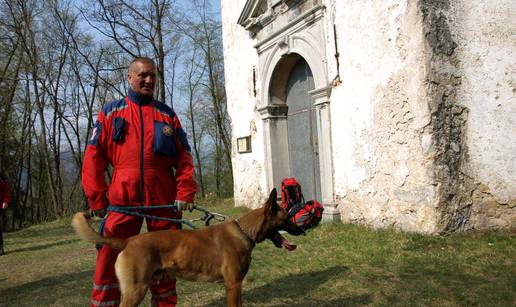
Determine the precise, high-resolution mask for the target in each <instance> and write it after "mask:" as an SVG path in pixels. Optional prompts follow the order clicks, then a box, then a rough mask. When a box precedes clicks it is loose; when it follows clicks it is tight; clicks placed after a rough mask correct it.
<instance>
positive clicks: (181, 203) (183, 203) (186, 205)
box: [174, 200, 194, 212]
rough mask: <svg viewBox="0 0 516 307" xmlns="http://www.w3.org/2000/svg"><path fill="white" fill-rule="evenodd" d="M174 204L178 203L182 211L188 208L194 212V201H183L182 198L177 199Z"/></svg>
mask: <svg viewBox="0 0 516 307" xmlns="http://www.w3.org/2000/svg"><path fill="white" fill-rule="evenodd" d="M174 205H176V206H177V207H178V208H180V209H181V211H185V210H188V211H190V212H192V210H193V208H194V204H193V203H187V202H186V201H182V200H176V202H175V203H174Z"/></svg>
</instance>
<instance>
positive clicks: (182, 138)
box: [177, 127, 192, 152]
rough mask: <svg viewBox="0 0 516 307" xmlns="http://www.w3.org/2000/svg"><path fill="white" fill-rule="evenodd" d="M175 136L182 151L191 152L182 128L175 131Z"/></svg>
mask: <svg viewBox="0 0 516 307" xmlns="http://www.w3.org/2000/svg"><path fill="white" fill-rule="evenodd" d="M177 136H178V137H179V142H181V145H183V147H184V149H186V150H188V151H190V152H191V151H192V148H191V147H190V144H188V138H187V137H186V132H185V131H184V130H183V128H182V127H179V129H177Z"/></svg>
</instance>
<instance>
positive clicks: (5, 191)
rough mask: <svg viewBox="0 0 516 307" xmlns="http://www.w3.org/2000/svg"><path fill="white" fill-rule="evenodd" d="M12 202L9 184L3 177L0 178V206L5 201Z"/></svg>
mask: <svg viewBox="0 0 516 307" xmlns="http://www.w3.org/2000/svg"><path fill="white" fill-rule="evenodd" d="M10 202H11V193H10V190H9V184H8V183H7V181H5V180H4V179H3V178H0V207H1V206H2V204H3V203H10Z"/></svg>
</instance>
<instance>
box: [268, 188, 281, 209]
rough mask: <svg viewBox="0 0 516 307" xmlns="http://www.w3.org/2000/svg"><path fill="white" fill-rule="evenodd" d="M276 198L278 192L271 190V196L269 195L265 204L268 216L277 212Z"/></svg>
mask: <svg viewBox="0 0 516 307" xmlns="http://www.w3.org/2000/svg"><path fill="white" fill-rule="evenodd" d="M277 197H278V192H277V191H276V188H274V189H272V191H271V194H269V199H268V200H267V203H265V212H266V213H267V214H270V215H275V214H276V213H277V212H278V203H277V201H276V199H277Z"/></svg>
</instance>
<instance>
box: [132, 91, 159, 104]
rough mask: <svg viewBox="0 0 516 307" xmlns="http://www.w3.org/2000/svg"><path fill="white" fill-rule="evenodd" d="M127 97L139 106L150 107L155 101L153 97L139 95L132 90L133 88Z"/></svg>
mask: <svg viewBox="0 0 516 307" xmlns="http://www.w3.org/2000/svg"><path fill="white" fill-rule="evenodd" d="M127 97H129V99H130V100H131V101H132V102H134V103H136V104H139V105H148V104H150V103H151V102H152V101H153V100H154V98H153V97H152V96H145V95H142V94H139V93H137V92H135V91H133V89H131V88H129V91H128V93H127Z"/></svg>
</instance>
